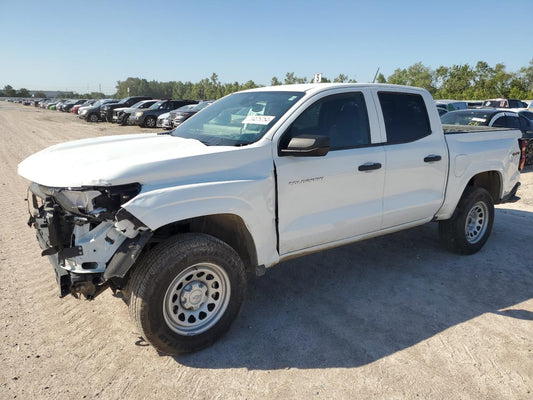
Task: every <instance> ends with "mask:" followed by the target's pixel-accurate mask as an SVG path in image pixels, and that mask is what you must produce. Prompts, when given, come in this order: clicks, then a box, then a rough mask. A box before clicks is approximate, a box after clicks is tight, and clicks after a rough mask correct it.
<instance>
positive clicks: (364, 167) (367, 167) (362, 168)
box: [358, 163, 381, 171]
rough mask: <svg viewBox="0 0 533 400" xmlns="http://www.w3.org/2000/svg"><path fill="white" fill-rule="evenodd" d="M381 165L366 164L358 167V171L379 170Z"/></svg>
mask: <svg viewBox="0 0 533 400" xmlns="http://www.w3.org/2000/svg"><path fill="white" fill-rule="evenodd" d="M380 168H381V164H380V163H366V164H363V165H360V166H359V168H358V169H359V171H372V170H374V169H380Z"/></svg>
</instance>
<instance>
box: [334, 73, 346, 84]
mask: <svg viewBox="0 0 533 400" xmlns="http://www.w3.org/2000/svg"><path fill="white" fill-rule="evenodd" d="M349 80H350V78H349V77H348V75H344V74H339V75H338V76H337V77H336V78H334V79H333V82H335V83H344V82H348V81H349Z"/></svg>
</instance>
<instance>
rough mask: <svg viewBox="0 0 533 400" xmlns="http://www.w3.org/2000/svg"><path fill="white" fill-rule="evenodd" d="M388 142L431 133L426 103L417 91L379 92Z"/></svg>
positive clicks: (419, 137)
mask: <svg viewBox="0 0 533 400" xmlns="http://www.w3.org/2000/svg"><path fill="white" fill-rule="evenodd" d="M378 98H379V103H380V106H381V111H382V113H383V119H384V122H385V130H386V132H387V143H388V144H398V143H408V142H413V141H415V140H419V139H421V138H423V137H426V136H429V135H431V125H430V122H429V117H428V113H427V109H426V104H425V102H424V99H423V98H422V96H421V95H419V94H415V93H395V92H378Z"/></svg>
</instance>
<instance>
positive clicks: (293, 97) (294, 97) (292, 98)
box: [289, 96, 298, 101]
mask: <svg viewBox="0 0 533 400" xmlns="http://www.w3.org/2000/svg"><path fill="white" fill-rule="evenodd" d="M297 98H298V96H291V97H289V101H294V100H296V99H297Z"/></svg>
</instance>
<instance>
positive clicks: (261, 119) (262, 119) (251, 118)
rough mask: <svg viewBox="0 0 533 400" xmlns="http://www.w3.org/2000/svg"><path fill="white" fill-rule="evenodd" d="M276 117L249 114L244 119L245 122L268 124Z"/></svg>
mask: <svg viewBox="0 0 533 400" xmlns="http://www.w3.org/2000/svg"><path fill="white" fill-rule="evenodd" d="M274 118H276V117H275V116H274V115H248V116H247V117H246V118H244V119H243V120H242V123H243V124H256V125H268V124H270V122H272V120H273V119H274Z"/></svg>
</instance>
